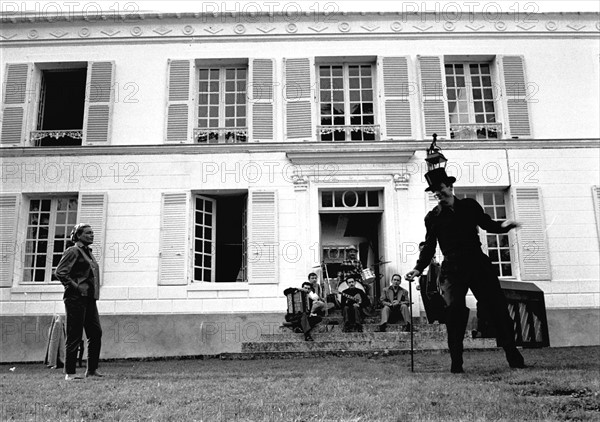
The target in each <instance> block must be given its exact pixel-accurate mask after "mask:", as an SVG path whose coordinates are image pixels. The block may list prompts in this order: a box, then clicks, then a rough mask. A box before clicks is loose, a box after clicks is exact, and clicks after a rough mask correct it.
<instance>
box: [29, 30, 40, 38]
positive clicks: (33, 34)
mask: <svg viewBox="0 0 600 422" xmlns="http://www.w3.org/2000/svg"><path fill="white" fill-rule="evenodd" d="M39 36H40V34H39V32H37V31H36V30H35V29H32V30H31V31H29V33H28V34H27V38H29V39H30V40H35V39H37V38H38V37H39Z"/></svg>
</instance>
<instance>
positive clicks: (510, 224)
mask: <svg viewBox="0 0 600 422" xmlns="http://www.w3.org/2000/svg"><path fill="white" fill-rule="evenodd" d="M501 226H502V227H504V228H508V230H512V229H516V228H517V227H521V223H519V222H518V221H513V220H506V221H503V222H502V224H501Z"/></svg>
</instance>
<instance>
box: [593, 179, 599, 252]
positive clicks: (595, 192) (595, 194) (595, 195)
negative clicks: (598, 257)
mask: <svg viewBox="0 0 600 422" xmlns="http://www.w3.org/2000/svg"><path fill="white" fill-rule="evenodd" d="M592 196H593V201H594V213H595V214H596V228H597V229H598V241H600V186H592Z"/></svg>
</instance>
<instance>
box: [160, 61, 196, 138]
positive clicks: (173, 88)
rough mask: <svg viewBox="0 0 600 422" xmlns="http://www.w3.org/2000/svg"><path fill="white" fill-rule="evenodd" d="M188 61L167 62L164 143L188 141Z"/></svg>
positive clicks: (189, 105)
mask: <svg viewBox="0 0 600 422" xmlns="http://www.w3.org/2000/svg"><path fill="white" fill-rule="evenodd" d="M192 71H193V67H192V66H191V63H190V61H189V60H169V62H168V71H167V75H168V81H167V113H166V114H167V122H166V125H165V127H166V134H165V142H173V143H187V142H189V140H190V133H189V132H190V129H189V126H190V125H189V117H190V114H193V113H191V110H190V108H191V103H192V102H191V95H190V89H191V76H190V75H191V74H192Z"/></svg>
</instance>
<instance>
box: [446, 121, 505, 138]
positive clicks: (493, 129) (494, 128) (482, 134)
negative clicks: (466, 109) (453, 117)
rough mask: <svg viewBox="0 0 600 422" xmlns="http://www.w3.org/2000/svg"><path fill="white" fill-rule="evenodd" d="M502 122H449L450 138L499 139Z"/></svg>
mask: <svg viewBox="0 0 600 422" xmlns="http://www.w3.org/2000/svg"><path fill="white" fill-rule="evenodd" d="M501 137H502V123H458V124H452V123H451V124H450V138H451V139H464V140H468V139H500V138H501Z"/></svg>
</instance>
